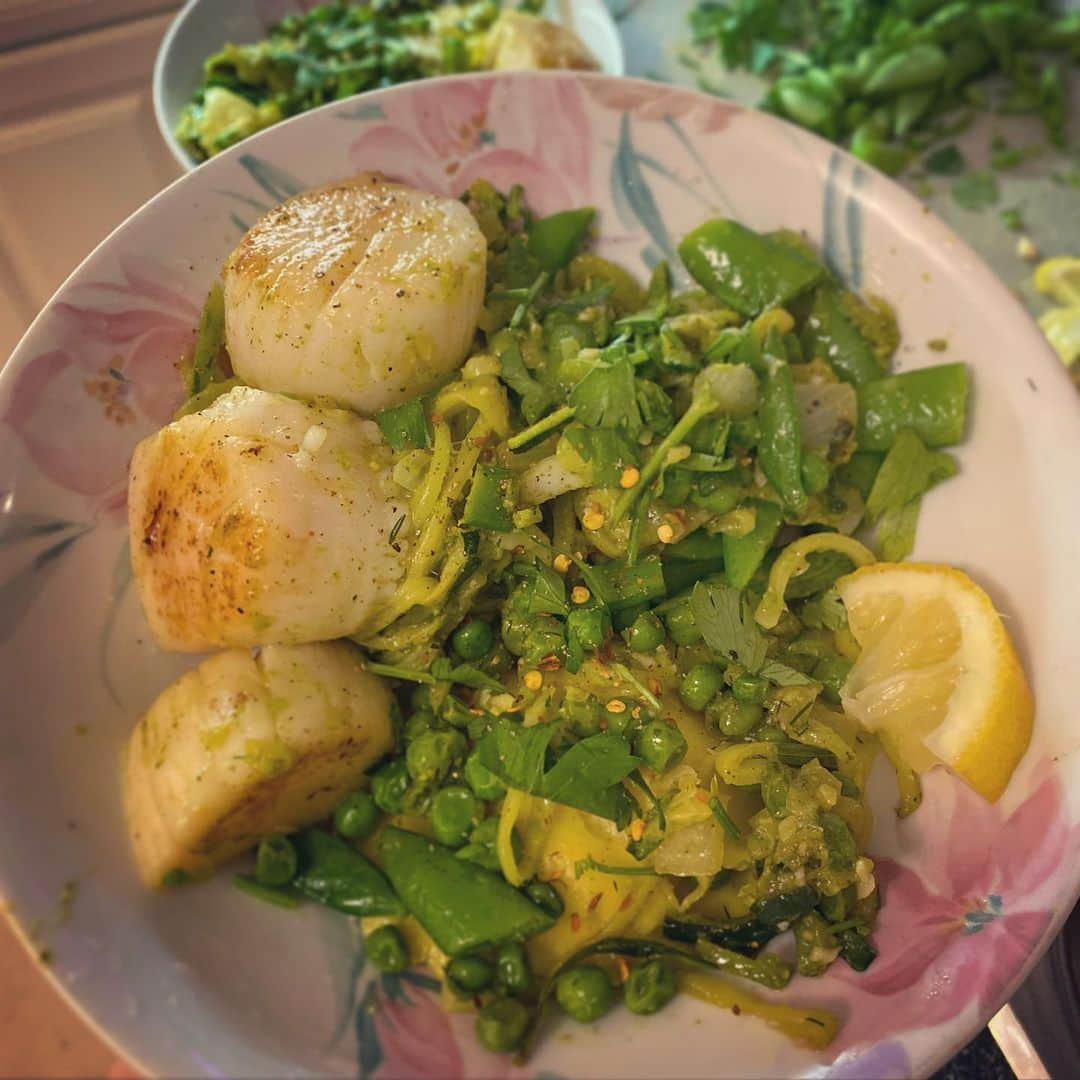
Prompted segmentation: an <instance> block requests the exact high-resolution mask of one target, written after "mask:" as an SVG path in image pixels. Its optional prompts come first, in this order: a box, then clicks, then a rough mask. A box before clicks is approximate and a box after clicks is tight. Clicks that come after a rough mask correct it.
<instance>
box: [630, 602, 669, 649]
mask: <svg viewBox="0 0 1080 1080" xmlns="http://www.w3.org/2000/svg"><path fill="white" fill-rule="evenodd" d="M666 637H667V634H666V633H665V632H664V624H663V623H662V622H661V621H660V620H659V619H658V618H657V617H656V616H655V615H654V614H653V613H652V612H651V611H643V612H642V613H641V614H640V615H639V616H638V617H637V618H636V619H635V620H634V621H633V622H632V623H631V624H630V625H629V626H628V627H627V628H626V629H625V630H624V631H623V640H625V642H626V644H627V645H629V646H630V650H631V652H655V651H656V650H657V649H659V648H660V646H661V645H663V644H664V639H665V638H666Z"/></svg>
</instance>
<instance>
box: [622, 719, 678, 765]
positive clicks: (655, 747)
mask: <svg viewBox="0 0 1080 1080" xmlns="http://www.w3.org/2000/svg"><path fill="white" fill-rule="evenodd" d="M634 753H636V754H637V756H638V757H639V758H641V760H642V761H644V762H645V764H646V765H648V766H649V768H650V769H655V770H656V771H657V772H664V770H665V769H670V768H671V767H672V766H673V765H678V763H679V762H680V761H682V759H683V758H684V757H685V756H686V738H685V737H684V736H683V733H682V732H681V731H680V730H679V729H678V728H677V727H675V725H674V724H666V723H664V721H663V720H653V721H651V722H650V723H648V724H646V725H645V726H644V727H643V728H642V729H641V731H639V732H638V735H637V738H636V739H635V740H634Z"/></svg>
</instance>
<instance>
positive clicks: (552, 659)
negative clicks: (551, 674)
mask: <svg viewBox="0 0 1080 1080" xmlns="http://www.w3.org/2000/svg"><path fill="white" fill-rule="evenodd" d="M536 666H537V667H538V668H539V669H540V670H541V671H558V670H559V668H561V667H562V661H561V660H560V659H559V658H558V657H557V656H556V655H555V654H554V653H551V654H550V655H548V656H545V657H544V658H543V660H541V661H540V663H539V664H537V665H536Z"/></svg>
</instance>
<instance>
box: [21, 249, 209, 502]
mask: <svg viewBox="0 0 1080 1080" xmlns="http://www.w3.org/2000/svg"><path fill="white" fill-rule="evenodd" d="M121 272H122V275H123V280H122V281H120V282H105V281H97V282H90V283H88V284H86V285H84V286H82V287H81V289H80V290H79V292H80V295H85V296H86V298H87V300H88V301H94V303H89V302H88V303H86V304H81V303H80V304H73V303H69V302H59V303H56V304H54V305H53V307H52V308H51V311H50V314H51V317H52V319H53V320H54V331H53V334H52V335H51V336H52V339H53V341H54V343H55V345H56V347H55V348H52V349H49V350H48V351H46V352H43V353H41V354H39V355H38V356H36V357H34V359H33V360H31V361H30V362H29V363H28V364H26V366H25V367H24V368H23V369H22V370H21V371H20V373H19V377H18V380H17V382H16V383H15V385H14V387H13V388H12V391H11V395H10V398H9V402H8V407H7V409H6V411H5V412H4V414H3V416H0V422H3V423H6V424H7V425H9V426H10V428H11V429H12V430H13V431H14V432H15V434H16V436H17V437H18V439H19V441H20V442H21V443H22V445H23V446H24V448H25V449H26V452H27V453H28V454H29V456H30V458H31V459H32V460H33V462H34V464H35V465H36V466H37V467H38V468H39V469H40V470H41V472H43V473H44V474H45V475H46V476H48V477H49V479H50V480H52V481H53V482H54V483H56V484H58V485H59V486H60V487H63V488H66V489H67V490H69V491H73V492H77V493H79V494H81V495H85V496H87V497H88V498H89V499H90V502H91V504H92V507H93V512H95V513H99V512H104V513H107V514H116V513H117V512H121V513H122V511H123V506H124V500H123V493H124V491H125V489H126V486H127V462H128V458H129V457H130V455H131V449H132V446H133V445H134V443H135V440H136V437H137V436H138V435H139V434H142V433H145V432H148V431H151V430H153V429H155V428H158V427H160V426H161V425H162V424H165V423H167V422H168V420H169V418H170V417H171V416H172V414H173V412H174V411H175V409H176V407H177V405H178V404H179V402H180V400H181V398H182V396H183V391H182V387H181V383H180V379H179V376H178V374H177V373H176V371H175V365H176V364H177V362H178V361H179V360H180V359H181V357H182V356H183V355H184V353H185V352H187V351H188V350H189V349H190V348H191V344H192V342H193V340H194V330H195V326H196V324H197V322H198V318H199V308H198V305H197V304H196V303H195V302H193V301H192V300H191V299H189V297H188V295H187V294H186V293H185V291H184V283H183V282H182V281H181V280H180V279H179V278H178V277H177V276H175V275H173V274H171V273H170V272H168V271H167V270H165V269H164V268H162V267H160V266H158V265H157V264H155V263H152V262H150V261H149V260H146V259H142V258H128V259H122V260H121ZM88 398H90V399H92V400H94V401H96V402H97V405H98V407H99V408H100V412H101V422H98V423H95V424H89V423H87V422H86V420H85V418H86V412H87V404H88V401H87V399H88ZM60 433H64V435H63V437H60Z"/></svg>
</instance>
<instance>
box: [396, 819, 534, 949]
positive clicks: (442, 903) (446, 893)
mask: <svg viewBox="0 0 1080 1080" xmlns="http://www.w3.org/2000/svg"><path fill="white" fill-rule="evenodd" d="M379 859H380V862H381V863H382V867H383V870H385V871H386V875H387V877H389V879H390V881H391V883H392V884H393V886H394V888H395V889H396V890H397V892H398V895H399V896H400V897H401V898H402V900H403V901H404V902H405V906H406V907H407V908H408V909H409V911H410V913H411V914H412V915H414V916H415V917H416V919H417V920H418V921H419V923H420V925H421V926H423V928H424V929H425V930H426V931H427V932H428V933H429V934H430V935H431V937H432V940H433V941H434V942H435V944H436V945H438V946H439V948H440V949H442V951H443V952H445V953H447V954H448V955H449V956H456V955H458V954H459V953H462V952H466V951H467V950H469V949H476V948H480V947H481V946H486V945H504V944H506V943H507V942H511V941H524V940H526V939H527V938H530V937H532V936H533V935H534V934H539V933H540V932H541V931H543V930H547V929H548V928H549V927H550V926H551V925H552V924H553V922H554V920H553V919H552V918H551V916H550V915H548V914H547V913H546V912H544V911H543V910H542V909H541V908H539V907H537V906H536V904H534V903H533V902H532V901H531V900H528V899H526V898H525V897H524V896H523V895H522V894H521V893H520V892H518V891H517V889H514V888H512V887H511V886H510V885H508V884H507V883H506V882H505V881H504V880H503V879H502V877H500V876H499V875H498V874H496V873H493V872H492V871H490V870H485V869H484V868H483V867H481V866H477V865H476V864H475V863H470V862H467V861H465V860H462V859H458V858H456V857H455V855H454V853H453V852H452V851H451V850H450V849H449V848H445V847H443V846H442V845H441V844H437V843H435V842H434V841H433V840H428V839H427V838H426V837H423V836H420V835H419V833H414V832H409V831H408V830H406V829H398V828H395V827H394V826H390V827H389V828H387V829H386V830H385V831H384V832H383V834H382V836H381V837H380V838H379Z"/></svg>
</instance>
